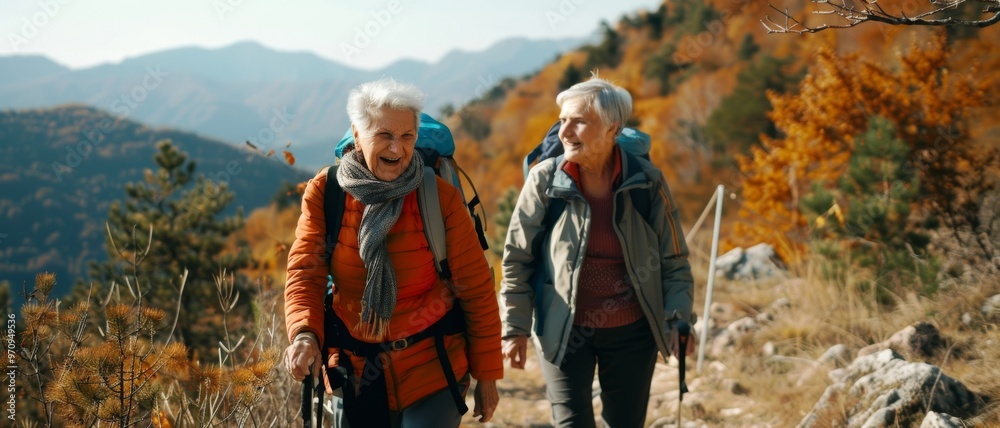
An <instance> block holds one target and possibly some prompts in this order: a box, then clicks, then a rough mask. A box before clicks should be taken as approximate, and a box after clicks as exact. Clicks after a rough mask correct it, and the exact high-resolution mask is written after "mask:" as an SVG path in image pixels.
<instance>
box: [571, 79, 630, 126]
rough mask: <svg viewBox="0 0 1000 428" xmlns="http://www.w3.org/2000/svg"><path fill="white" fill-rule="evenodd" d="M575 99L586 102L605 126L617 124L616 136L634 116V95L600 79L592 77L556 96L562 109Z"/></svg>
mask: <svg viewBox="0 0 1000 428" xmlns="http://www.w3.org/2000/svg"><path fill="white" fill-rule="evenodd" d="M575 98H582V99H583V100H584V101H586V103H587V108H593V109H594V110H595V111H596V112H597V115H598V116H599V117H600V118H601V120H602V121H604V124H605V125H610V124H612V123H617V124H618V129H616V130H615V134H616V135H617V134H620V133H621V132H622V129H624V128H625V122H626V121H627V120H628V118H629V116H631V115H632V95H629V93H628V91H626V90H625V88H622V87H621V86H618V85H615V84H613V83H611V82H608V81H607V80H604V79H601V78H600V77H596V76H595V77H591V78H590V80H587V81H586V82H580V83H577V84H575V85H573V86H570V87H569V89H567V90H565V91H562V92H560V93H559V95H557V96H556V104H558V105H559V107H560V108H562V105H563V103H564V102H566V101H569V100H571V99H575Z"/></svg>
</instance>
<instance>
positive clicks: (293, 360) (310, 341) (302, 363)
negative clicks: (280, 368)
mask: <svg viewBox="0 0 1000 428" xmlns="http://www.w3.org/2000/svg"><path fill="white" fill-rule="evenodd" d="M320 360H322V358H320V353H319V343H317V342H316V337H315V336H313V335H312V334H311V333H300V334H299V335H298V336H296V337H295V340H294V341H292V344H291V345H288V348H286V349H285V368H287V369H288V374H290V375H292V379H295V380H296V381H301V380H302V379H305V378H306V376H308V375H310V374H316V373H321V371H320V370H321V361H320Z"/></svg>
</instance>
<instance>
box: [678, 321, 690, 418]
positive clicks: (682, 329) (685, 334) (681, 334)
mask: <svg viewBox="0 0 1000 428" xmlns="http://www.w3.org/2000/svg"><path fill="white" fill-rule="evenodd" d="M690 340H691V324H689V323H688V322H687V321H680V322H678V323H677V363H678V364H677V369H678V375H679V376H680V377H679V379H680V393H681V397H680V399H681V401H684V393H685V392H688V388H687V383H686V382H684V375H685V374H686V372H687V370H685V367H684V359H685V357H686V356H687V347H688V341H690Z"/></svg>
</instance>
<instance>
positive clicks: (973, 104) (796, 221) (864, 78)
mask: <svg viewBox="0 0 1000 428" xmlns="http://www.w3.org/2000/svg"><path fill="white" fill-rule="evenodd" d="M948 51H949V46H948V45H947V43H946V40H945V38H944V37H936V38H933V39H932V40H929V41H926V42H922V43H915V44H914V45H913V47H912V48H911V49H910V50H909V51H908V52H907V53H905V54H902V55H900V56H899V59H898V65H893V66H892V67H887V66H885V65H881V64H878V63H875V62H872V61H868V60H864V59H862V58H860V57H859V56H858V55H857V54H848V55H838V54H837V53H835V51H834V49H833V48H832V47H826V48H823V49H821V50H820V51H819V53H818V54H817V56H816V64H815V66H813V67H812V68H810V70H809V74H808V75H807V76H806V78H805V79H804V80H803V81H802V83H801V84H800V85H799V88H798V91H797V92H796V93H793V94H789V95H785V96H780V95H772V96H771V97H770V99H771V103H772V105H773V110H772V112H771V115H770V117H771V119H772V120H773V121H774V123H775V126H776V127H777V129H778V130H779V131H780V133H781V134H782V137H780V138H768V137H764V138H762V141H761V145H760V146H759V147H753V148H752V149H751V152H750V154H749V156H744V157H741V158H740V159H739V167H740V170H741V171H742V172H743V174H745V179H744V182H743V198H744V203H743V206H742V208H741V210H740V216H741V218H742V219H743V220H742V221H741V222H739V223H738V224H737V225H736V226H735V231H736V233H735V236H736V237H737V238H736V239H738V240H739V241H741V242H761V241H763V242H769V243H772V244H774V245H775V246H776V248H777V249H778V251H779V253H780V254H781V256H782V257H783V258H785V259H786V260H788V261H792V262H794V261H797V260H800V259H801V257H802V255H803V251H804V249H805V243H806V240H807V238H808V237H809V234H810V230H811V227H810V223H809V221H810V220H811V219H809V218H807V217H806V216H805V215H804V214H803V212H802V209H801V200H802V198H803V196H804V195H805V194H806V193H808V192H810V189H811V188H812V187H813V186H820V187H824V186H825V187H830V186H832V185H833V184H834V183H836V181H837V179H838V178H839V177H841V175H842V174H844V172H845V169H846V167H847V165H848V161H849V160H850V159H851V156H852V154H853V152H854V144H855V138H856V137H858V136H859V135H861V134H862V133H863V132H864V131H865V130H866V129H868V127H869V123H870V121H871V120H872V118H874V117H884V118H886V119H888V120H889V121H890V122H891V123H892V124H894V125H895V129H896V130H897V132H898V134H899V135H898V138H900V139H901V140H903V141H904V142H906V144H907V145H908V158H909V159H908V162H907V163H906V165H904V167H905V168H910V169H914V170H916V171H917V172H918V174H917V175H918V176H919V177H920V178H921V179H920V186H921V188H920V190H921V195H922V196H921V197H920V199H919V201H917V202H916V203H917V204H918V205H919V206H920V207H921V208H924V209H926V210H928V211H927V212H929V213H930V214H933V215H945V216H947V215H949V214H952V215H953V214H955V213H956V212H957V211H959V207H957V206H956V203H958V204H960V203H961V202H959V201H963V200H966V199H967V198H973V199H974V198H975V197H976V196H977V195H978V194H979V193H982V192H984V191H986V190H988V189H989V188H990V184H989V183H987V182H982V183H979V185H978V186H972V187H969V186H967V185H966V184H967V183H964V182H963V180H965V177H968V176H970V175H974V174H977V173H978V172H979V171H982V170H983V169H982V168H985V167H986V166H987V165H985V164H984V162H987V161H988V157H983V156H980V154H979V153H977V149H976V148H975V147H974V146H973V145H972V139H971V138H970V134H969V132H968V128H967V124H968V120H969V117H970V115H971V114H972V113H973V112H974V109H976V108H977V107H981V106H983V105H984V104H985V103H986V98H985V93H986V90H987V87H986V85H987V82H986V81H984V80H983V79H977V78H976V77H975V76H974V75H973V74H968V73H952V72H951V71H950V69H949V65H950V64H949V58H948ZM850 196H851V195H841V196H840V200H838V201H837V204H838V207H839V208H840V209H843V210H845V211H846V210H850V209H851V200H850V199H851V198H850ZM903 221H906V219H903ZM859 233H861V234H862V235H863V234H864V233H865V231H860V232H859Z"/></svg>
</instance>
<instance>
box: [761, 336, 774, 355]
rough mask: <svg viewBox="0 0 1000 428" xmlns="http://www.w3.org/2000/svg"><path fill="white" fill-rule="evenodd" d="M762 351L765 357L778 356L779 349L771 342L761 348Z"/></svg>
mask: <svg viewBox="0 0 1000 428" xmlns="http://www.w3.org/2000/svg"><path fill="white" fill-rule="evenodd" d="M760 351H761V353H762V354H764V356H765V357H771V356H775V355H778V347H777V346H776V345H775V344H774V342H771V341H770V340H769V341H767V343H765V344H764V346H763V347H762V348H761V350H760Z"/></svg>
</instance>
